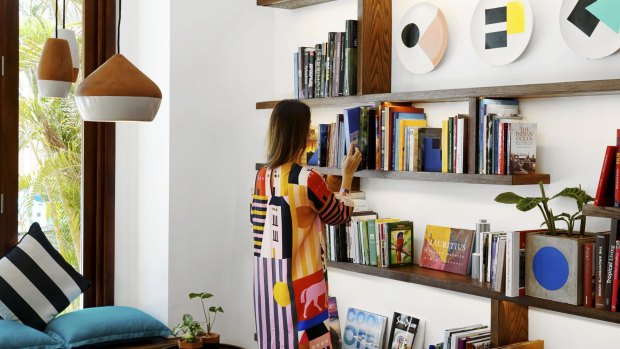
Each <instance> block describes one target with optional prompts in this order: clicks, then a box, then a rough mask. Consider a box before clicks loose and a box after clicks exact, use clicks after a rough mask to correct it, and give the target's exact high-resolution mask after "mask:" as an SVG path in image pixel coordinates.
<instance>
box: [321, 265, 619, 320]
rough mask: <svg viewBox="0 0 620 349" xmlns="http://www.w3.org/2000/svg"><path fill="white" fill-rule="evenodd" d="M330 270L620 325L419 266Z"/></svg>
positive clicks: (604, 314) (603, 314)
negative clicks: (507, 295) (497, 290)
mask: <svg viewBox="0 0 620 349" xmlns="http://www.w3.org/2000/svg"><path fill="white" fill-rule="evenodd" d="M327 266H328V267H330V268H334V269H340V270H346V271H350V272H354V273H360V274H365V275H372V276H377V277H382V278H386V279H391V280H397V281H403V282H409V283H413V284H418V285H424V286H430V287H436V288H440V289H444V290H449V291H454V292H459V293H465V294H469V295H473V296H479V297H484V298H489V299H494V300H500V301H508V302H511V303H515V304H520V305H524V306H529V307H534V308H539V309H546V310H552V311H556V312H560V313H565V314H572V315H577V316H582V317H586V318H590V319H596V320H602V321H607V322H613V323H617V324H620V313H615V312H611V311H606V310H601V309H596V308H589V307H583V306H578V305H571V304H565V303H559V302H554V301H549V300H546V299H540V298H535V297H528V296H525V297H506V296H505V295H504V294H503V293H500V292H495V291H492V290H491V289H490V286H489V284H488V283H483V282H479V281H478V280H474V279H472V278H471V277H469V276H465V275H458V274H452V273H448V272H443V271H437V270H432V269H426V268H422V267H420V266H418V265H414V266H408V267H399V268H378V267H374V266H368V265H361V264H354V263H341V262H327Z"/></svg>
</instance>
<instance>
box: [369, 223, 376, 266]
mask: <svg viewBox="0 0 620 349" xmlns="http://www.w3.org/2000/svg"><path fill="white" fill-rule="evenodd" d="M376 222H377V221H376V220H375V219H369V220H368V222H367V225H368V249H369V251H368V252H369V253H368V255H369V256H368V257H369V259H370V260H369V263H370V265H374V266H376V265H377V230H376Z"/></svg>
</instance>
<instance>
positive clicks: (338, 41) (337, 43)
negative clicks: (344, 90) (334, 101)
mask: <svg viewBox="0 0 620 349" xmlns="http://www.w3.org/2000/svg"><path fill="white" fill-rule="evenodd" d="M341 46H342V36H340V33H334V60H333V62H334V64H332V72H333V74H332V77H333V80H332V86H331V89H332V93H331V96H332V97H338V84H339V83H340V52H341V51H340V50H341Z"/></svg>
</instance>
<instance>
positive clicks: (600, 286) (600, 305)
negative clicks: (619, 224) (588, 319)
mask: <svg viewBox="0 0 620 349" xmlns="http://www.w3.org/2000/svg"><path fill="white" fill-rule="evenodd" d="M608 246H609V234H605V233H599V234H598V235H597V236H596V242H595V245H594V257H595V263H596V264H595V271H596V283H595V286H596V288H595V294H594V307H595V308H597V309H606V308H605V277H606V275H607V274H606V270H607V251H608V250H607V248H608ZM607 310H608V309H607Z"/></svg>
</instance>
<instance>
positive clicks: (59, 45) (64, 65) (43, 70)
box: [37, 0, 73, 98]
mask: <svg viewBox="0 0 620 349" xmlns="http://www.w3.org/2000/svg"><path fill="white" fill-rule="evenodd" d="M55 30H56V35H55V37H54V38H48V39H47V40H46V41H45V44H44V45H43V51H41V58H40V60H39V66H38V68H37V85H38V87H39V95H40V96H42V97H62V98H64V97H67V94H69V90H70V89H71V82H72V81H73V65H72V63H71V49H70V48H69V43H68V42H67V40H64V39H59V38H58V0H56V29H55Z"/></svg>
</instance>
